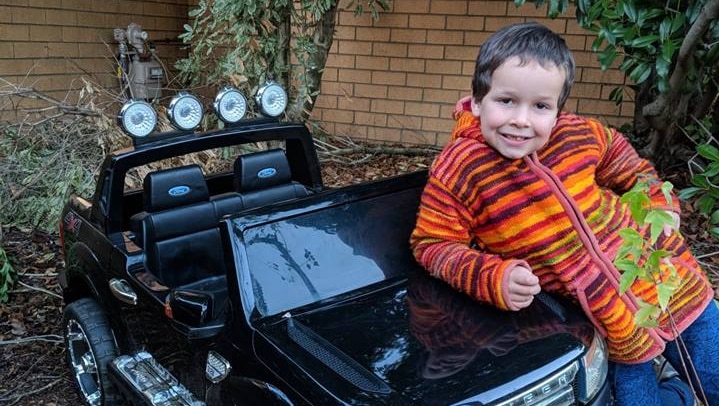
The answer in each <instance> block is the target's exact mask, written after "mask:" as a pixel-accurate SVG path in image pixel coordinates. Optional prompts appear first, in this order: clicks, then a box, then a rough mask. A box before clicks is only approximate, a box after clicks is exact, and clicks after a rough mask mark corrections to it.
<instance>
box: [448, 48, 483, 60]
mask: <svg viewBox="0 0 719 406" xmlns="http://www.w3.org/2000/svg"><path fill="white" fill-rule="evenodd" d="M444 57H445V58H446V59H451V60H460V61H470V60H471V61H473V60H475V59H476V58H477V47H474V46H447V47H445V48H444Z"/></svg>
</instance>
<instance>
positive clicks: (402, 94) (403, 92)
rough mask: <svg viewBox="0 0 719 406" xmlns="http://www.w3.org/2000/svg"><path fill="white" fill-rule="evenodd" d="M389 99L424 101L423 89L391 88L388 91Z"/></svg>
mask: <svg viewBox="0 0 719 406" xmlns="http://www.w3.org/2000/svg"><path fill="white" fill-rule="evenodd" d="M387 99H389V100H412V101H417V100H422V88H419V87H404V86H390V87H389V88H388V89H387Z"/></svg>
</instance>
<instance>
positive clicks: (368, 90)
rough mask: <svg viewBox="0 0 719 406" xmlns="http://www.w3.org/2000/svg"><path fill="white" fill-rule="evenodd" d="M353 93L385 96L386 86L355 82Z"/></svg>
mask: <svg viewBox="0 0 719 406" xmlns="http://www.w3.org/2000/svg"><path fill="white" fill-rule="evenodd" d="M354 95H355V96H358V97H369V98H385V97H387V86H381V85H366V84H355V86H354Z"/></svg>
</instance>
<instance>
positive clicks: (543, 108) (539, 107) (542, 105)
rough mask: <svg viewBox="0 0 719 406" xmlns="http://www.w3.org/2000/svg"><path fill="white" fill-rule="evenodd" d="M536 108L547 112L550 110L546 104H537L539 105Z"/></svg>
mask: <svg viewBox="0 0 719 406" xmlns="http://www.w3.org/2000/svg"><path fill="white" fill-rule="evenodd" d="M536 107H537V108H538V109H539V110H547V109H549V108H550V107H549V105H548V104H546V103H537V104H536Z"/></svg>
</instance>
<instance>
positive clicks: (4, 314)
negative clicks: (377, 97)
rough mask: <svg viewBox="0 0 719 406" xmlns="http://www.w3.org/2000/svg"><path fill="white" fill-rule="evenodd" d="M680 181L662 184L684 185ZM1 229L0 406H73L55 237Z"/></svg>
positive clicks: (338, 180)
mask: <svg viewBox="0 0 719 406" xmlns="http://www.w3.org/2000/svg"><path fill="white" fill-rule="evenodd" d="M360 158H361V157H360ZM360 158H358V161H359V160H360ZM430 161H431V157H428V156H417V157H407V156H377V157H374V158H373V159H370V160H368V161H366V162H363V163H362V164H357V165H350V166H348V165H340V164H336V163H333V162H325V163H324V165H323V166H324V169H323V176H324V181H325V183H326V185H327V186H331V187H336V186H340V185H345V184H350V183H357V182H360V181H364V180H371V179H377V178H382V177H388V176H392V175H395V174H398V173H402V172H409V171H414V170H418V169H421V168H425V167H426V166H427V165H428V164H429V162H430ZM681 176H682V174H681V173H678V174H669V175H667V176H665V178H666V179H667V180H669V181H672V182H673V183H675V184H676V185H681V184H682V179H681ZM682 221H683V223H682V230H683V232H684V234H685V236H686V237H687V239H688V240H689V242H690V244H691V245H692V247H693V248H694V251H695V253H697V256H698V257H699V260H700V261H701V262H702V264H703V266H704V267H705V269H706V271H707V272H708V273H709V275H710V277H711V278H712V280H714V281H716V280H717V279H718V278H717V275H719V244H717V241H715V240H713V239H712V238H711V237H709V236H708V235H707V234H706V232H705V231H704V230H706V220H705V219H703V218H702V217H701V216H699V215H697V214H696V212H695V211H694V210H693V209H692V207H691V206H689V205H688V204H685V207H684V214H683V217H682ZM2 231H3V234H2V237H0V244H1V245H2V246H3V248H4V249H5V250H6V252H7V254H8V256H9V257H10V258H11V263H12V265H13V267H14V269H15V270H16V271H17V272H18V274H19V278H18V282H17V284H16V286H15V289H14V290H13V291H12V292H11V293H10V301H9V302H8V303H6V304H4V305H0V405H6V406H12V405H50V406H68V405H77V404H79V400H78V398H77V395H76V394H75V391H74V388H73V386H72V382H71V380H70V371H69V370H68V368H67V367H66V365H65V362H64V357H65V349H64V345H63V343H62V336H61V334H62V332H61V325H60V323H61V318H62V307H63V302H62V298H61V296H60V289H59V287H58V285H57V283H56V276H57V273H58V272H59V271H61V270H62V268H63V258H62V255H61V253H60V251H59V245H58V236H57V235H56V234H47V233H43V232H39V231H37V230H28V229H17V228H9V229H8V228H6V229H4V230H2Z"/></svg>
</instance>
